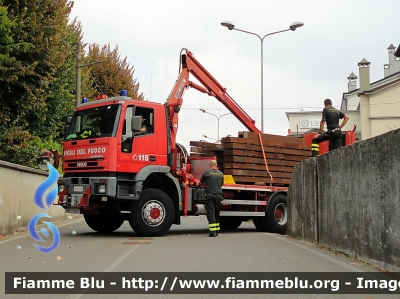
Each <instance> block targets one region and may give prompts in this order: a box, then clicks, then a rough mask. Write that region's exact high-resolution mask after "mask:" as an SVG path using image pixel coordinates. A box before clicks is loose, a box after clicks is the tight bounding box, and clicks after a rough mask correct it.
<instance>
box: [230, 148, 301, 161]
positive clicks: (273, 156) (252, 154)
mask: <svg viewBox="0 0 400 299" xmlns="http://www.w3.org/2000/svg"><path fill="white" fill-rule="evenodd" d="M224 156H244V157H253V158H262V157H263V154H262V153H261V152H255V151H246V150H236V149H231V150H225V151H224ZM265 156H266V159H278V160H289V161H298V162H300V161H303V160H305V158H306V157H304V156H294V155H286V154H278V153H266V154H265ZM267 161H268V160H267Z"/></svg>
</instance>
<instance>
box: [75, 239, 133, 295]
mask: <svg viewBox="0 0 400 299" xmlns="http://www.w3.org/2000/svg"><path fill="white" fill-rule="evenodd" d="M138 247H139V245H134V246H132V247H131V248H130V249H128V250H127V251H125V252H124V253H122V254H121V255H120V256H119V257H117V258H116V259H115V260H113V261H112V262H111V263H110V265H108V267H106V268H104V269H103V270H101V271H99V273H103V275H102V276H101V277H100V278H102V277H104V276H106V274H107V273H108V272H111V271H112V270H113V269H114V268H115V267H117V266H118V265H119V264H121V263H122V262H123V261H124V260H125V259H126V258H127V257H128V256H129V255H130V254H131V253H132V252H133V251H135V250H136V249H137V248H138ZM83 295H85V293H82V294H71V295H70V296H68V297H67V299H78V298H81V297H82V296H83Z"/></svg>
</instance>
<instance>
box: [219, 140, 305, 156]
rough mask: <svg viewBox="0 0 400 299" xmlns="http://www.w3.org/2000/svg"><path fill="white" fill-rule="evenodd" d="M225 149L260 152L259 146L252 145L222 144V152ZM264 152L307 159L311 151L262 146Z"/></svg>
mask: <svg viewBox="0 0 400 299" xmlns="http://www.w3.org/2000/svg"><path fill="white" fill-rule="evenodd" d="M227 149H244V150H250V151H260V152H261V153H262V150H261V146H260V145H254V144H241V143H224V150H227ZM264 152H270V153H279V154H288V155H298V156H306V157H309V156H311V150H309V149H307V150H304V149H290V148H281V147H279V148H278V147H272V146H264Z"/></svg>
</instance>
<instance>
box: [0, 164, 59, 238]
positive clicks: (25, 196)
mask: <svg viewBox="0 0 400 299" xmlns="http://www.w3.org/2000/svg"><path fill="white" fill-rule="evenodd" d="M47 176H48V174H47V172H45V171H40V170H36V169H32V168H29V167H24V166H19V165H16V164H12V163H8V162H4V161H0V234H7V233H10V232H13V231H17V230H19V229H22V228H26V227H27V226H28V222H29V220H30V219H31V218H32V216H34V215H36V214H38V213H43V212H44V213H47V214H49V215H50V216H51V219H45V220H46V221H50V222H53V221H57V220H61V219H63V218H64V209H59V208H58V207H57V206H52V207H50V208H49V209H47V210H42V209H40V208H38V207H37V206H36V205H35V204H34V202H33V195H34V193H35V190H36V188H37V187H38V186H39V184H40V183H42V182H43V181H45V180H46V178H47ZM19 218H20V219H19Z"/></svg>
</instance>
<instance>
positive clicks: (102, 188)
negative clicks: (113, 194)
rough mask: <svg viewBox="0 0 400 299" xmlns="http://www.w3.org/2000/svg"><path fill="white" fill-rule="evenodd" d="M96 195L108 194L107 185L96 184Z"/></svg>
mask: <svg viewBox="0 0 400 299" xmlns="http://www.w3.org/2000/svg"><path fill="white" fill-rule="evenodd" d="M96 191H97V192H96V193H106V184H96Z"/></svg>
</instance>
